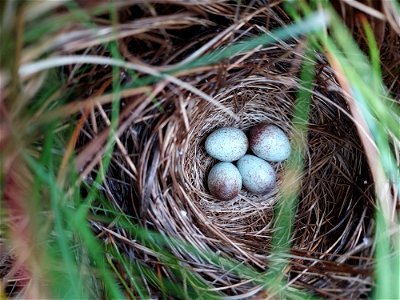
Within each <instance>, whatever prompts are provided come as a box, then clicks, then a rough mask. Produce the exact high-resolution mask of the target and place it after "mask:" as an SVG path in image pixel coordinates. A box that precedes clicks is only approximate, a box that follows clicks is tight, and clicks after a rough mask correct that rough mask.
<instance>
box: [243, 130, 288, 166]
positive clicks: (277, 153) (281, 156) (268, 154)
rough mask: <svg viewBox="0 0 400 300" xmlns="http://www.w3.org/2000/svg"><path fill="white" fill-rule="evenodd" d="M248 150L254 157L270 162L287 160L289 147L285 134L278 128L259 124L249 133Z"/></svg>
mask: <svg viewBox="0 0 400 300" xmlns="http://www.w3.org/2000/svg"><path fill="white" fill-rule="evenodd" d="M249 143H250V149H251V150H252V151H253V153H254V154H255V155H257V156H258V157H261V158H263V159H265V160H268V161H271V162H279V161H283V160H285V159H287V158H288V157H289V155H290V151H291V147H290V142H289V139H288V137H287V136H286V134H285V133H284V132H283V130H282V129H280V128H279V127H278V126H275V125H272V124H261V125H257V126H254V127H252V128H251V129H250V132H249Z"/></svg>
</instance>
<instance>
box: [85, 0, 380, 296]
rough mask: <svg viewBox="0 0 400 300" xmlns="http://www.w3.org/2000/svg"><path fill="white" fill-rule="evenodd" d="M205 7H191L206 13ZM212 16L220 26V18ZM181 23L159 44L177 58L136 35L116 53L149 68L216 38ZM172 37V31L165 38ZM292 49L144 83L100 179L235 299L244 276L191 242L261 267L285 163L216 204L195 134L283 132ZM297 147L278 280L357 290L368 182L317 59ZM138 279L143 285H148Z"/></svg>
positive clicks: (348, 124)
mask: <svg viewBox="0 0 400 300" xmlns="http://www.w3.org/2000/svg"><path fill="white" fill-rule="evenodd" d="M212 8H213V6H210V7H209V8H204V7H203V8H202V9H203V12H204V13H206V11H208V12H207V13H209V14H211V15H212V14H213V11H212ZM186 9H189V10H190V7H189V8H188V7H186ZM219 9H221V8H219ZM230 9H232V11H229V10H228V8H227V11H225V15H226V17H225V18H227V19H229V18H231V19H232V20H233V19H234V18H235V15H236V12H235V9H233V8H232V7H230ZM256 16H257V17H258V18H261V17H268V19H269V20H270V24H272V25H273V24H275V25H276V26H278V25H279V24H281V23H282V19H281V18H280V17H279V13H278V14H277V13H275V12H273V11H272V10H261V11H260V12H259V13H258V15H256ZM252 18H253V19H254V18H255V17H254V15H253V16H252ZM207 19H208V20H209V19H210V16H208V17H207ZM192 21H193V20H192ZM193 22H194V21H193ZM196 22H197V23H196V25H195V26H200V27H201V26H205V27H208V26H211V25H210V24H206V21H204V22H203V23H202V22H200V21H198V20H197V21H196ZM213 22H215V24H214V26H216V27H218V26H220V28H224V26H225V25H221V23H218V22H222V21H221V20H220V19H218V18H217V17H215V19H213ZM223 22H224V23H223V24H226V20H225V19H224V20H223ZM256 23H257V22H256ZM199 24H200V25H199ZM192 25H193V24H191V26H192ZM185 26H188V27H190V26H189V25H185ZM152 30H154V29H152ZM181 30H182V37H183V38H182V39H179V41H177V40H173V39H171V40H170V41H171V43H172V44H170V45H169V46H170V47H172V49H175V51H176V53H178V52H179V51H178V50H179V49H185V51H180V52H179V54H176V56H174V59H173V60H171V58H170V56H169V55H170V53H166V54H165V55H164V56H163V53H160V52H155V50H154V49H153V48H152V47H153V46H154V45H153V46H152V42H151V41H143V39H142V38H143V37H142V38H140V39H139V38H137V39H134V40H133V41H125V44H126V45H127V46H126V47H125V46H124V47H123V49H124V51H125V52H124V51H123V53H124V55H125V56H126V57H128V56H127V52H129V45H136V46H137V45H141V46H142V47H136V49H141V50H142V51H143V53H139V54H140V55H142V57H141V59H142V60H143V61H149V60H150V59H149V57H150V55H155V53H157V60H156V61H152V63H157V64H159V65H163V64H164V63H172V62H177V61H179V60H180V59H181V56H182V57H187V56H190V55H189V54H190V51H193V52H194V51H195V50H196V49H198V48H200V46H201V45H204V44H205V43H206V41H209V40H211V38H212V37H214V36H215V34H214V35H212V34H209V35H208V37H209V39H208V40H204V39H202V38H199V36H193V37H191V38H188V36H189V35H188V34H187V32H186V31H185V29H181ZM199 32H200V31H199ZM258 33H260V27H259V26H258V25H255V24H253V25H252V24H251V22H250V23H249V24H248V28H247V29H246V30H245V34H246V35H247V36H251V35H253V34H258ZM178 34H179V30H176V29H175V31H174V35H175V36H176V35H178ZM143 36H144V35H143ZM174 42H176V44H174ZM232 42H234V40H233V39H220V40H218V42H215V45H214V46H218V47H223V46H226V45H229V44H231V43H232ZM121 47H122V46H121ZM174 47H175V48H174ZM210 48H212V47H210ZM302 49H303V46H302V43H301V42H300V41H298V40H294V39H292V40H291V42H288V43H283V42H282V43H279V42H278V43H276V44H274V45H271V46H269V47H268V48H261V47H258V48H257V49H255V50H254V51H253V52H249V53H246V54H244V55H241V56H237V57H235V58H231V59H230V60H227V61H224V62H223V63H220V64H217V65H213V66H206V67H199V68H195V69H193V70H186V71H182V72H181V73H179V74H178V75H177V76H179V78H180V80H181V81H180V82H181V83H182V82H183V83H182V84H179V83H176V82H172V83H171V82H170V81H168V80H167V81H160V82H159V83H156V84H154V86H152V87H151V90H150V92H151V93H150V95H149V93H142V94H139V95H138V94H136V95H133V96H130V97H128V98H126V100H124V101H123V103H122V108H123V109H124V108H126V107H129V112H128V113H127V114H126V115H125V118H126V119H129V120H130V121H129V124H127V126H126V129H125V130H124V131H123V132H122V133H121V134H120V143H121V144H122V145H123V146H124V147H123V149H127V150H128V153H124V151H121V150H120V149H121V147H116V149H115V150H114V153H113V158H112V161H111V167H110V169H109V171H108V174H107V180H106V182H105V191H106V195H107V196H108V198H109V199H110V201H111V202H112V203H114V204H115V205H117V206H118V207H119V208H120V209H122V210H123V211H124V212H125V213H127V214H129V215H131V216H132V217H134V218H135V219H136V220H137V222H138V223H140V224H141V225H143V226H145V227H147V228H150V229H153V230H154V231H156V232H158V233H161V234H162V235H166V236H169V237H173V238H178V239H179V240H180V241H181V243H173V242H171V243H167V245H166V247H167V250H168V252H169V253H172V254H173V255H174V256H175V257H176V258H177V259H178V260H179V261H181V262H182V263H184V264H185V265H187V266H189V267H190V268H191V269H192V270H194V271H195V272H196V273H197V274H198V275H199V276H201V277H202V278H203V279H204V280H206V281H207V282H208V283H209V288H210V289H211V290H219V291H220V292H222V293H224V295H227V296H229V295H236V296H239V297H243V298H245V297H249V296H252V295H256V294H257V293H258V292H259V291H260V289H259V288H258V285H257V283H256V282H253V281H252V280H251V279H249V278H241V277H240V276H238V275H237V274H235V272H233V271H230V270H227V269H226V268H222V267H219V266H218V265H216V264H214V263H213V262H212V261H211V260H210V259H208V258H207V257H204V256H201V255H196V254H195V253H194V252H193V250H191V249H193V248H195V249H199V250H200V251H204V252H207V251H210V252H213V253H216V254H218V255H219V256H221V257H225V258H230V259H233V260H234V261H236V262H237V263H238V264H243V265H246V266H249V267H252V268H256V269H257V270H267V269H268V258H269V254H270V248H271V237H272V235H273V232H274V228H273V224H274V223H273V220H274V209H275V206H276V203H277V201H279V195H280V193H281V187H282V186H281V183H282V180H283V178H284V176H285V167H286V163H285V162H283V163H276V164H274V165H273V167H274V168H275V169H276V171H277V174H278V184H277V187H276V188H275V189H274V190H273V191H271V192H270V193H269V194H266V195H255V194H251V193H249V192H246V191H245V190H242V192H241V193H240V195H239V196H237V197H236V198H234V199H233V200H229V201H220V200H218V199H216V198H214V197H213V196H211V195H210V193H209V191H208V189H207V185H206V182H207V180H206V178H207V174H208V172H209V170H210V168H211V167H212V166H213V164H215V162H216V161H215V160H214V159H213V158H211V157H209V156H207V155H206V153H205V149H204V141H205V138H206V137H207V135H208V134H209V133H211V132H212V131H213V130H215V129H217V128H220V127H223V126H232V127H237V128H240V129H243V130H244V131H247V130H248V129H249V128H250V127H251V126H253V125H255V124H259V123H265V122H266V123H272V124H275V125H278V126H279V127H280V128H282V129H283V130H284V131H285V132H287V133H288V134H289V136H290V135H291V134H292V133H293V122H292V118H293V111H294V104H295V101H296V93H297V91H298V89H299V84H298V83H299V80H298V73H299V68H300V67H299V66H300V64H301V62H302V61H303V57H302V52H303V51H302ZM153 50H154V51H153ZM209 50H212V49H209ZM172 52H173V51H172ZM135 54H136V55H138V53H135ZM127 80H129V78H128V79H127ZM122 114H124V112H123V113H122ZM130 116H135V117H134V118H130ZM98 119H99V120H100V119H101V117H100V116H99V118H98ZM82 143H84V139H82V140H81V145H82ZM303 146H304V150H305V160H304V163H305V167H304V170H303V171H302V173H301V176H300V177H299V178H298V181H299V182H300V183H301V184H300V186H301V190H300V194H299V198H298V204H297V212H296V217H295V222H294V224H293V226H294V232H293V234H292V238H291V243H292V244H291V245H292V246H291V250H290V253H289V267H288V268H287V269H286V271H285V272H286V273H285V275H286V278H287V280H288V282H289V284H290V285H292V286H295V287H298V288H301V289H305V290H307V291H310V292H312V293H315V294H318V295H322V296H324V297H345V298H354V299H356V298H359V297H362V296H363V295H364V296H365V295H367V294H368V293H369V291H370V288H371V284H372V283H371V278H370V275H371V274H370V271H371V266H372V258H371V256H372V249H371V242H370V240H369V237H370V236H371V232H372V226H373V224H372V222H371V214H372V212H373V209H372V206H373V201H372V196H371V194H372V190H371V187H372V182H371V177H370V173H369V170H368V166H367V163H366V159H365V155H364V153H363V150H362V146H361V143H360V141H359V138H358V135H357V131H356V128H355V126H354V124H353V120H352V117H351V115H350V113H349V109H348V107H347V105H346V101H345V98H344V96H343V95H342V92H341V88H340V86H339V85H338V83H337V82H336V81H335V77H334V74H333V71H332V70H331V69H330V67H329V65H328V64H327V63H326V62H325V61H324V58H323V57H322V56H321V57H318V63H317V75H316V80H315V84H314V87H313V90H312V102H311V108H310V115H309V120H308V134H307V139H306V143H305V144H304V145H303ZM127 157H128V158H127ZM115 230H116V231H118V235H116V236H115V239H116V240H117V241H119V242H118V245H119V246H120V247H121V249H124V250H125V251H126V253H130V256H132V257H135V259H137V260H141V261H142V262H143V264H145V265H147V266H150V267H155V266H157V268H159V270H161V271H160V272H161V273H162V274H164V275H166V276H167V277H168V278H172V279H173V278H175V275H174V272H173V271H171V270H170V269H169V268H168V267H167V265H163V264H161V265H158V264H156V263H155V262H154V260H152V259H150V258H151V257H153V256H154V254H153V253H152V251H151V250H150V249H148V248H146V247H144V246H143V245H140V246H138V245H137V244H135V243H129V242H127V240H133V236H131V235H129V234H128V233H127V232H126V231H125V230H122V229H118V228H117V229H115ZM121 236H123V237H124V238H122V237H121ZM183 245H189V246H190V247H185V246H183ZM191 247H193V248H191ZM149 257H150V258H149ZM153 258H154V257H153ZM143 280H145V281H146V279H145V278H144V279H143ZM148 286H152V283H151V282H148ZM236 299H237V298H236Z"/></svg>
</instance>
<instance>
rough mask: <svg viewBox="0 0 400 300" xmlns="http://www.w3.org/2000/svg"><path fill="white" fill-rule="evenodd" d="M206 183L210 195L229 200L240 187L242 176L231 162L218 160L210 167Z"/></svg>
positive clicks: (235, 194)
mask: <svg viewBox="0 0 400 300" xmlns="http://www.w3.org/2000/svg"><path fill="white" fill-rule="evenodd" d="M207 183H208V189H209V190H210V192H211V194H212V195H214V196H215V197H217V198H218V199H221V200H231V199H233V198H235V197H236V196H237V195H238V194H239V192H240V190H241V189H242V176H241V175H240V173H239V170H238V169H237V168H236V167H235V166H234V165H233V164H232V163H230V162H220V163H217V164H216V165H215V166H213V167H212V168H211V171H210V173H209V174H208V179H207Z"/></svg>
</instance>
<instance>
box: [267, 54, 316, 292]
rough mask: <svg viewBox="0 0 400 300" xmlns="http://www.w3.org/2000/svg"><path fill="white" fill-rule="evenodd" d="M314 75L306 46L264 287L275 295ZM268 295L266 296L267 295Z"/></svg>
mask: <svg viewBox="0 0 400 300" xmlns="http://www.w3.org/2000/svg"><path fill="white" fill-rule="evenodd" d="M314 76H315V62H314V58H313V48H312V47H307V49H306V53H305V58H304V60H303V64H302V67H301V72H300V83H299V89H298V92H297V97H296V99H297V100H296V102H295V106H294V112H293V119H292V122H293V134H292V139H291V140H292V153H291V155H290V157H289V159H288V162H287V165H286V167H285V171H284V178H283V182H282V185H281V187H280V190H281V192H280V195H279V200H278V201H277V205H276V208H275V214H274V215H275V216H276V217H275V220H274V229H275V230H274V233H273V236H272V242H271V246H272V250H271V262H270V264H269V269H270V272H269V274H268V275H267V278H266V279H267V281H266V284H265V285H266V286H267V287H268V289H270V290H271V292H270V293H273V294H274V293H278V292H280V289H281V287H282V280H283V277H284V276H285V273H286V272H285V270H286V269H287V267H288V260H287V257H288V253H289V250H290V247H291V245H290V241H291V237H292V231H293V228H292V226H293V224H294V223H295V222H294V220H295V215H296V210H297V202H298V196H299V193H300V186H301V178H302V172H303V169H304V155H305V149H304V147H305V145H306V143H307V131H308V126H307V124H308V118H309V111H310V107H311V99H312V93H311V91H312V89H313V82H314ZM271 283H272V284H271ZM270 293H269V294H270Z"/></svg>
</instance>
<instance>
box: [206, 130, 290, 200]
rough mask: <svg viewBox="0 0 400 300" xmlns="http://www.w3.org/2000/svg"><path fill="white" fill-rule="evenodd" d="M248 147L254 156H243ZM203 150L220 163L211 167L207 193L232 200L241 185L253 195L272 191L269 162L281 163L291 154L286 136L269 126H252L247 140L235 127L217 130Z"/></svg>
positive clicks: (271, 172) (273, 173) (272, 175)
mask: <svg viewBox="0 0 400 300" xmlns="http://www.w3.org/2000/svg"><path fill="white" fill-rule="evenodd" d="M249 148H250V150H251V151H252V152H253V154H254V155H252V154H246V153H247V151H248V149H249ZM205 149H206V152H207V153H208V154H209V155H210V156H212V157H214V158H216V159H218V160H219V161H220V162H219V163H217V164H216V165H214V166H213V167H212V168H211V170H210V173H209V174H208V179H207V184H208V189H209V190H210V193H211V194H212V195H214V196H215V197H217V198H218V199H221V200H231V199H233V198H235V197H236V196H237V195H238V194H239V193H240V190H241V189H242V185H243V186H244V188H245V189H247V190H248V191H249V192H251V193H254V194H266V193H268V192H269V191H271V190H272V189H273V188H274V187H275V185H276V174H275V170H274V168H273V167H272V166H271V164H270V163H269V162H280V161H283V160H285V159H287V158H288V157H289V155H290V151H291V147H290V143H289V139H288V137H287V136H286V134H285V133H284V132H283V130H282V129H280V128H279V127H278V126H275V125H272V124H260V125H256V126H254V127H252V128H251V129H250V131H249V134H248V137H247V136H246V134H245V133H244V132H243V131H242V130H240V129H238V128H234V127H223V128H219V129H217V130H215V131H214V132H212V133H211V134H210V135H209V136H208V137H207V139H206V141H205ZM235 161H237V162H236V166H235V165H234V164H233V162H235Z"/></svg>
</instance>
